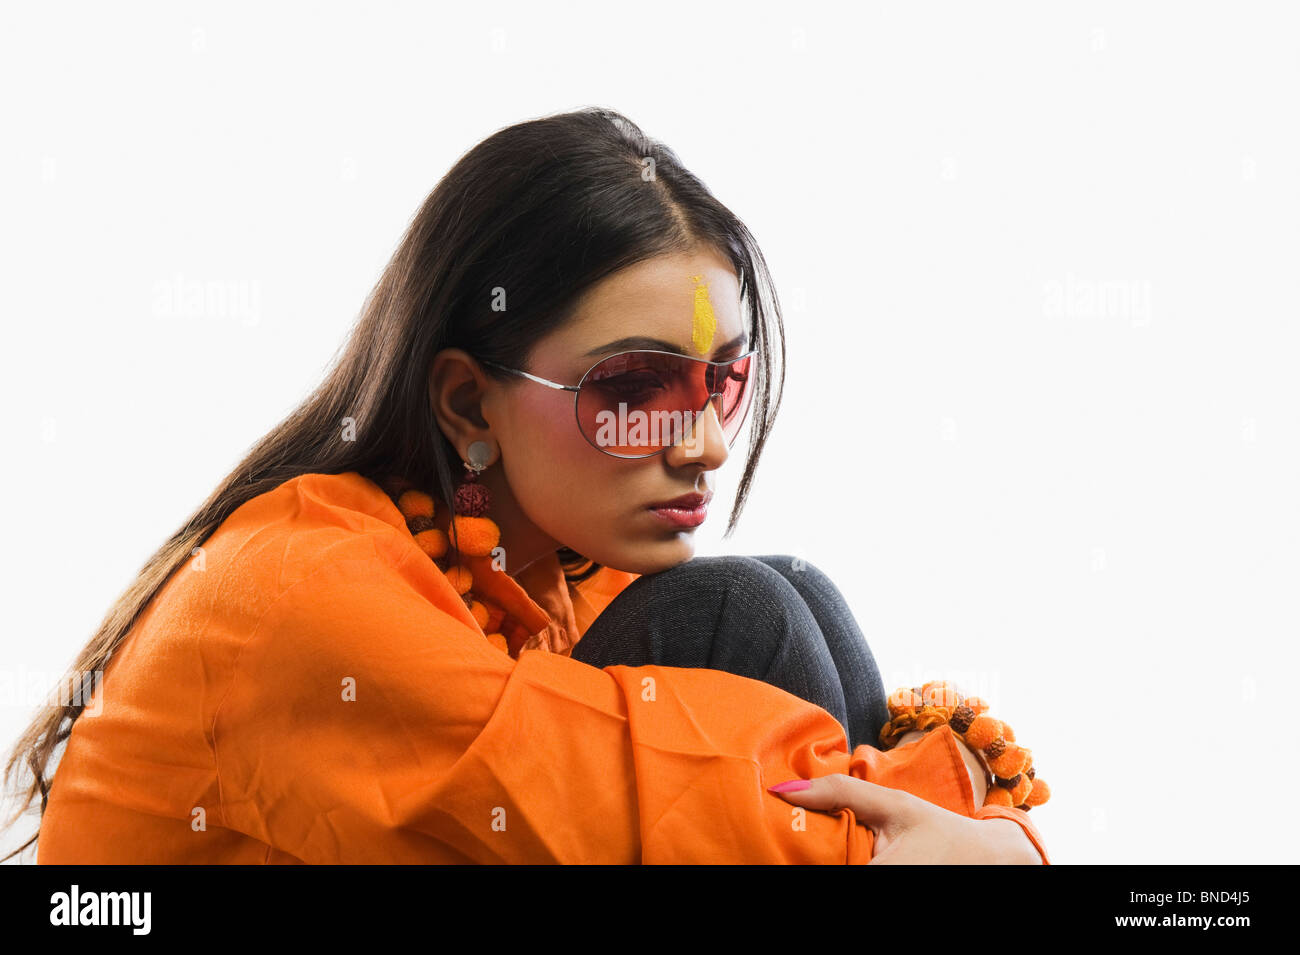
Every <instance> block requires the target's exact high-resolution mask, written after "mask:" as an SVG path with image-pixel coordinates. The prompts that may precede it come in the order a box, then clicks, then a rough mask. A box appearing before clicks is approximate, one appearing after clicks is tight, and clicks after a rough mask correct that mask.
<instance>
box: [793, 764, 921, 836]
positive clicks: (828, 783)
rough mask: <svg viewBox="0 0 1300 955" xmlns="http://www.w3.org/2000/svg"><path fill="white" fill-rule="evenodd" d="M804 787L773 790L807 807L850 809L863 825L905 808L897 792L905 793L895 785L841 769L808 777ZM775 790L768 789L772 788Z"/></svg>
mask: <svg viewBox="0 0 1300 955" xmlns="http://www.w3.org/2000/svg"><path fill="white" fill-rule="evenodd" d="M808 783H809V784H810V785H809V786H808V787H807V788H806V789H794V790H789V791H786V792H775V794H776V795H778V796H780V797H781V798H782V799H785V800H788V801H789V802H792V803H794V804H796V805H799V806H805V807H807V808H808V809H819V810H823V811H825V810H831V811H833V810H836V809H852V810H853V815H854V816H855V817H856V818H857V821H858V822H859V823H860V824H862V825H864V826H873V827H874V826H877V825H883V824H884V823H886V822H889V821H891V820H896V819H897V817H898V815H899V814H900V812H903V811H904V810H905V808H906V806H905V802H904V800H902V799H900V798H899V797H900V796H906V795H907V794H906V793H903V792H902V791H901V790H898V789H890V788H889V787H888V786H881V785H878V784H876V783H872V782H867V781H866V780H865V779H858V778H857V777H856V776H846V775H844V774H843V773H831V774H829V775H827V776H817V777H815V778H813V779H810V780H808ZM773 791H775V790H769V792H773Z"/></svg>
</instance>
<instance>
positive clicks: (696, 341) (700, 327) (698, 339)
mask: <svg viewBox="0 0 1300 955" xmlns="http://www.w3.org/2000/svg"><path fill="white" fill-rule="evenodd" d="M691 278H692V280H693V281H694V282H695V318H694V320H693V321H692V323H691V344H692V345H694V346H695V350H696V351H697V352H699V353H700V354H701V355H703V354H706V353H707V352H708V350H709V346H710V345H712V344H713V333H714V332H715V331H717V328H718V320H717V318H716V317H715V316H714V314H713V303H712V302H711V301H709V287H708V286H707V285H705V284H704V276H703V275H692V276H691Z"/></svg>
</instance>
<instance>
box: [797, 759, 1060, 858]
mask: <svg viewBox="0 0 1300 955" xmlns="http://www.w3.org/2000/svg"><path fill="white" fill-rule="evenodd" d="M810 782H811V783H812V786H811V787H810V788H808V789H801V790H795V791H793V792H783V793H775V794H774V795H777V796H780V797H782V798H783V799H785V800H787V801H788V802H791V803H794V804H795V805H797V806H804V807H806V808H808V809H814V810H819V811H831V812H833V811H835V810H837V809H852V810H853V815H854V817H855V818H856V820H857V822H858V824H859V825H865V826H867V827H868V828H870V829H871V831H872V832H874V833H875V836H876V845H875V851H874V852H873V853H872V857H871V862H870V863H869V865H876V864H880V865H1042V862H1043V859H1042V856H1040V855H1039V854H1038V850H1037V849H1035V848H1034V844H1033V843H1032V842H1030V841H1029V837H1028V836H1027V835H1025V831H1024V830H1023V829H1021V828H1020V826H1018V825H1017V824H1016V823H1014V822H1012V821H1011V820H1010V819H972V818H970V817H969V816H962V815H959V814H957V813H955V812H950V811H949V810H947V809H944V808H943V807H941V806H936V805H935V804H934V803H932V802H929V801H927V800H925V799H922V798H921V797H920V796H914V795H912V794H911V793H909V792H905V791H903V790H901V789H890V788H889V787H888V786H880V785H877V784H876V783H871V782H867V781H866V780H865V779H858V778H856V777H854V776H846V775H844V774H843V773H832V774H831V775H829V776H819V777H817V778H816V779H813V780H810Z"/></svg>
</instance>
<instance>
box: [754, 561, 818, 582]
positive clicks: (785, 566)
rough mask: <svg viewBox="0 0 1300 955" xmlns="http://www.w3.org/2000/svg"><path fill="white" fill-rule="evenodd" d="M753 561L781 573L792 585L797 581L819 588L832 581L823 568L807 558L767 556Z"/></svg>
mask: <svg viewBox="0 0 1300 955" xmlns="http://www.w3.org/2000/svg"><path fill="white" fill-rule="evenodd" d="M753 559H754V560H758V561H762V562H763V563H764V564H766V565H767V566H769V567H771V568H772V569H773V570H776V571H779V572H780V574H781V576H783V577H784V578H785V579H786V580H789V581H791V582H792V583H793V582H795V581H796V580H803V581H812V582H815V583H816V584H817V585H819V586H820V585H824V584H829V583H831V579H830V578H829V577H827V576H826V574H825V573H823V572H822V570H821V568H819V567H816V566H814V565H813V563H812V562H811V561H810V560H808V559H807V558H806V557H799V556H797V555H794V554H767V555H764V556H762V557H755V558H753Z"/></svg>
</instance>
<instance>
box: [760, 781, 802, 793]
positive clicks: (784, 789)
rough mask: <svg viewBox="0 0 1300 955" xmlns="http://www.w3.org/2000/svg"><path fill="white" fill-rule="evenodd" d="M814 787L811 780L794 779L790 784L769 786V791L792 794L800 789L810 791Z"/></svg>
mask: <svg viewBox="0 0 1300 955" xmlns="http://www.w3.org/2000/svg"><path fill="white" fill-rule="evenodd" d="M811 786H812V780H811V779H792V780H790V781H789V782H788V783H781V784H780V785H778V786H768V787H767V791H768V792H770V793H792V792H798V791H799V790H800V789H808V788H810V787H811Z"/></svg>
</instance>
